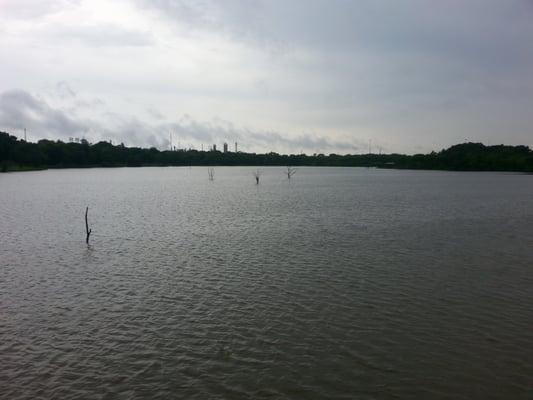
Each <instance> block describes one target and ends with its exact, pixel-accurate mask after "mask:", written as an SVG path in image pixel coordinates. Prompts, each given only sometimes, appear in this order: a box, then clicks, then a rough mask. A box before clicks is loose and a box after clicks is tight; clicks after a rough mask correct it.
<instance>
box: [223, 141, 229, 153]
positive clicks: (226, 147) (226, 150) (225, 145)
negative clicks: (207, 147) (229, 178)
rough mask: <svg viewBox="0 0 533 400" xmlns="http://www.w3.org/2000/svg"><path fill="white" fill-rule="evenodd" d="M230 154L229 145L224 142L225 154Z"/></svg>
mask: <svg viewBox="0 0 533 400" xmlns="http://www.w3.org/2000/svg"><path fill="white" fill-rule="evenodd" d="M227 152H228V144H227V143H226V142H224V153H227Z"/></svg>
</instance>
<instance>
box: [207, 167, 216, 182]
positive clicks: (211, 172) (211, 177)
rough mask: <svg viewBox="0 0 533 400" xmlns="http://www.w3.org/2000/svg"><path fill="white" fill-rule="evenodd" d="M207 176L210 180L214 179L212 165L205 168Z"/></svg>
mask: <svg viewBox="0 0 533 400" xmlns="http://www.w3.org/2000/svg"><path fill="white" fill-rule="evenodd" d="M207 176H208V177H209V180H210V181H212V180H214V179H215V169H214V168H213V167H209V168H207Z"/></svg>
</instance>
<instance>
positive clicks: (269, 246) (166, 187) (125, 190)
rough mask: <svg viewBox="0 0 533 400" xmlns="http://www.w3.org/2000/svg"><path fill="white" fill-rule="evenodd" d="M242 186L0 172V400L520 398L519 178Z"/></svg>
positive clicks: (414, 175) (530, 229)
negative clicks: (88, 234) (87, 232)
mask: <svg viewBox="0 0 533 400" xmlns="http://www.w3.org/2000/svg"><path fill="white" fill-rule="evenodd" d="M253 170H254V169H252V168H244V167H242V168H241V167H238V168H237V167H233V168H232V167H226V168H222V167H217V168H215V179H214V181H212V182H211V181H209V180H208V176H207V168H199V167H198V168H138V169H135V168H123V169H86V170H83V169H81V170H75V169H72V170H49V171H39V172H27V173H10V174H1V175H0V382H1V383H0V397H1V398H6V399H56V398H57V399H78V398H83V399H141V398H160V399H167V398H190V399H194V398H197V399H206V398H221V399H262V398H269V399H333V398H335V399H398V398H401V399H411V398H412V399H415V398H424V399H448V398H449V399H452V398H453V399H478V398H479V399H504V398H505V399H531V398H532V396H533V177H532V176H530V175H522V174H504V173H456V172H455V173H454V172H426V171H394V170H376V169H364V168H299V169H298V171H297V173H296V175H294V176H293V179H291V181H290V182H289V181H287V179H286V177H284V176H283V169H282V168H262V171H263V175H262V176H261V182H260V184H259V185H258V186H257V185H255V180H254V178H253V176H252V171H253ZM86 206H89V224H90V225H91V227H92V231H93V233H92V235H91V240H90V243H91V244H90V246H89V247H88V246H87V245H86V244H85V222H84V212H85V207H86Z"/></svg>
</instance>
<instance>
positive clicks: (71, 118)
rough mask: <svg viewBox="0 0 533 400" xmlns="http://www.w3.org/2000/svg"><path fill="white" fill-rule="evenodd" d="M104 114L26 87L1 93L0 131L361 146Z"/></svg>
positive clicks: (263, 145) (160, 142) (310, 147)
mask: <svg viewBox="0 0 533 400" xmlns="http://www.w3.org/2000/svg"><path fill="white" fill-rule="evenodd" d="M73 100H74V101H76V100H75V99H73ZM74 104H76V103H74ZM67 110H70V111H67ZM104 115H105V120H96V119H86V118H80V117H78V116H77V113H76V107H75V105H74V106H69V107H68V108H66V109H60V108H57V107H53V106H51V105H50V104H48V102H47V101H45V100H44V99H42V98H39V97H36V96H34V95H32V94H30V93H28V92H26V91H24V90H19V89H17V90H9V91H6V92H3V93H1V94H0V130H4V131H7V132H10V133H19V134H20V132H21V131H22V129H24V128H27V129H28V131H29V132H30V138H32V139H33V141H37V140H39V139H41V138H43V139H44V138H46V139H62V140H65V139H67V138H69V137H85V138H86V139H88V140H90V141H99V140H112V141H113V142H114V143H120V142H123V143H125V144H126V145H128V146H141V147H152V146H153V147H157V148H160V149H165V148H168V146H169V144H170V143H169V142H170V141H169V135H170V134H172V137H173V140H174V142H173V144H174V145H178V141H181V145H182V147H190V146H191V145H192V146H194V147H196V148H199V147H200V145H201V144H205V145H206V147H205V148H206V149H207V147H208V146H210V145H211V144H213V143H216V144H218V146H221V144H222V143H223V142H228V143H233V142H234V141H238V142H239V143H240V148H241V149H243V150H247V151H260V149H267V150H274V151H290V150H291V149H297V150H298V151H300V150H301V151H304V152H310V153H314V152H317V151H319V152H332V151H340V152H343V153H346V152H350V151H352V152H353V151H356V150H357V149H358V146H357V145H356V144H355V143H353V142H349V141H335V140H329V139H327V138H326V137H323V136H316V135H309V134H307V135H305V134H302V135H299V136H296V137H290V136H288V135H284V134H282V133H278V132H267V131H257V130H253V129H247V128H241V127H236V126H235V125H234V124H233V123H231V122H229V121H225V120H222V119H220V118H215V119H213V120H211V121H197V120H195V119H194V118H192V117H191V116H189V115H187V114H185V115H183V116H182V117H181V118H179V119H178V120H177V121H174V122H168V123H156V124H153V123H149V122H146V121H143V120H141V119H139V118H138V117H135V116H123V115H119V114H116V113H113V112H106V113H105V114H104ZM13 131H15V132H13Z"/></svg>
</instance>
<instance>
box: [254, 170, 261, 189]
mask: <svg viewBox="0 0 533 400" xmlns="http://www.w3.org/2000/svg"><path fill="white" fill-rule="evenodd" d="M252 175H253V176H254V178H255V184H256V185H259V177H260V176H261V171H259V170H256V171H254V172H252Z"/></svg>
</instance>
